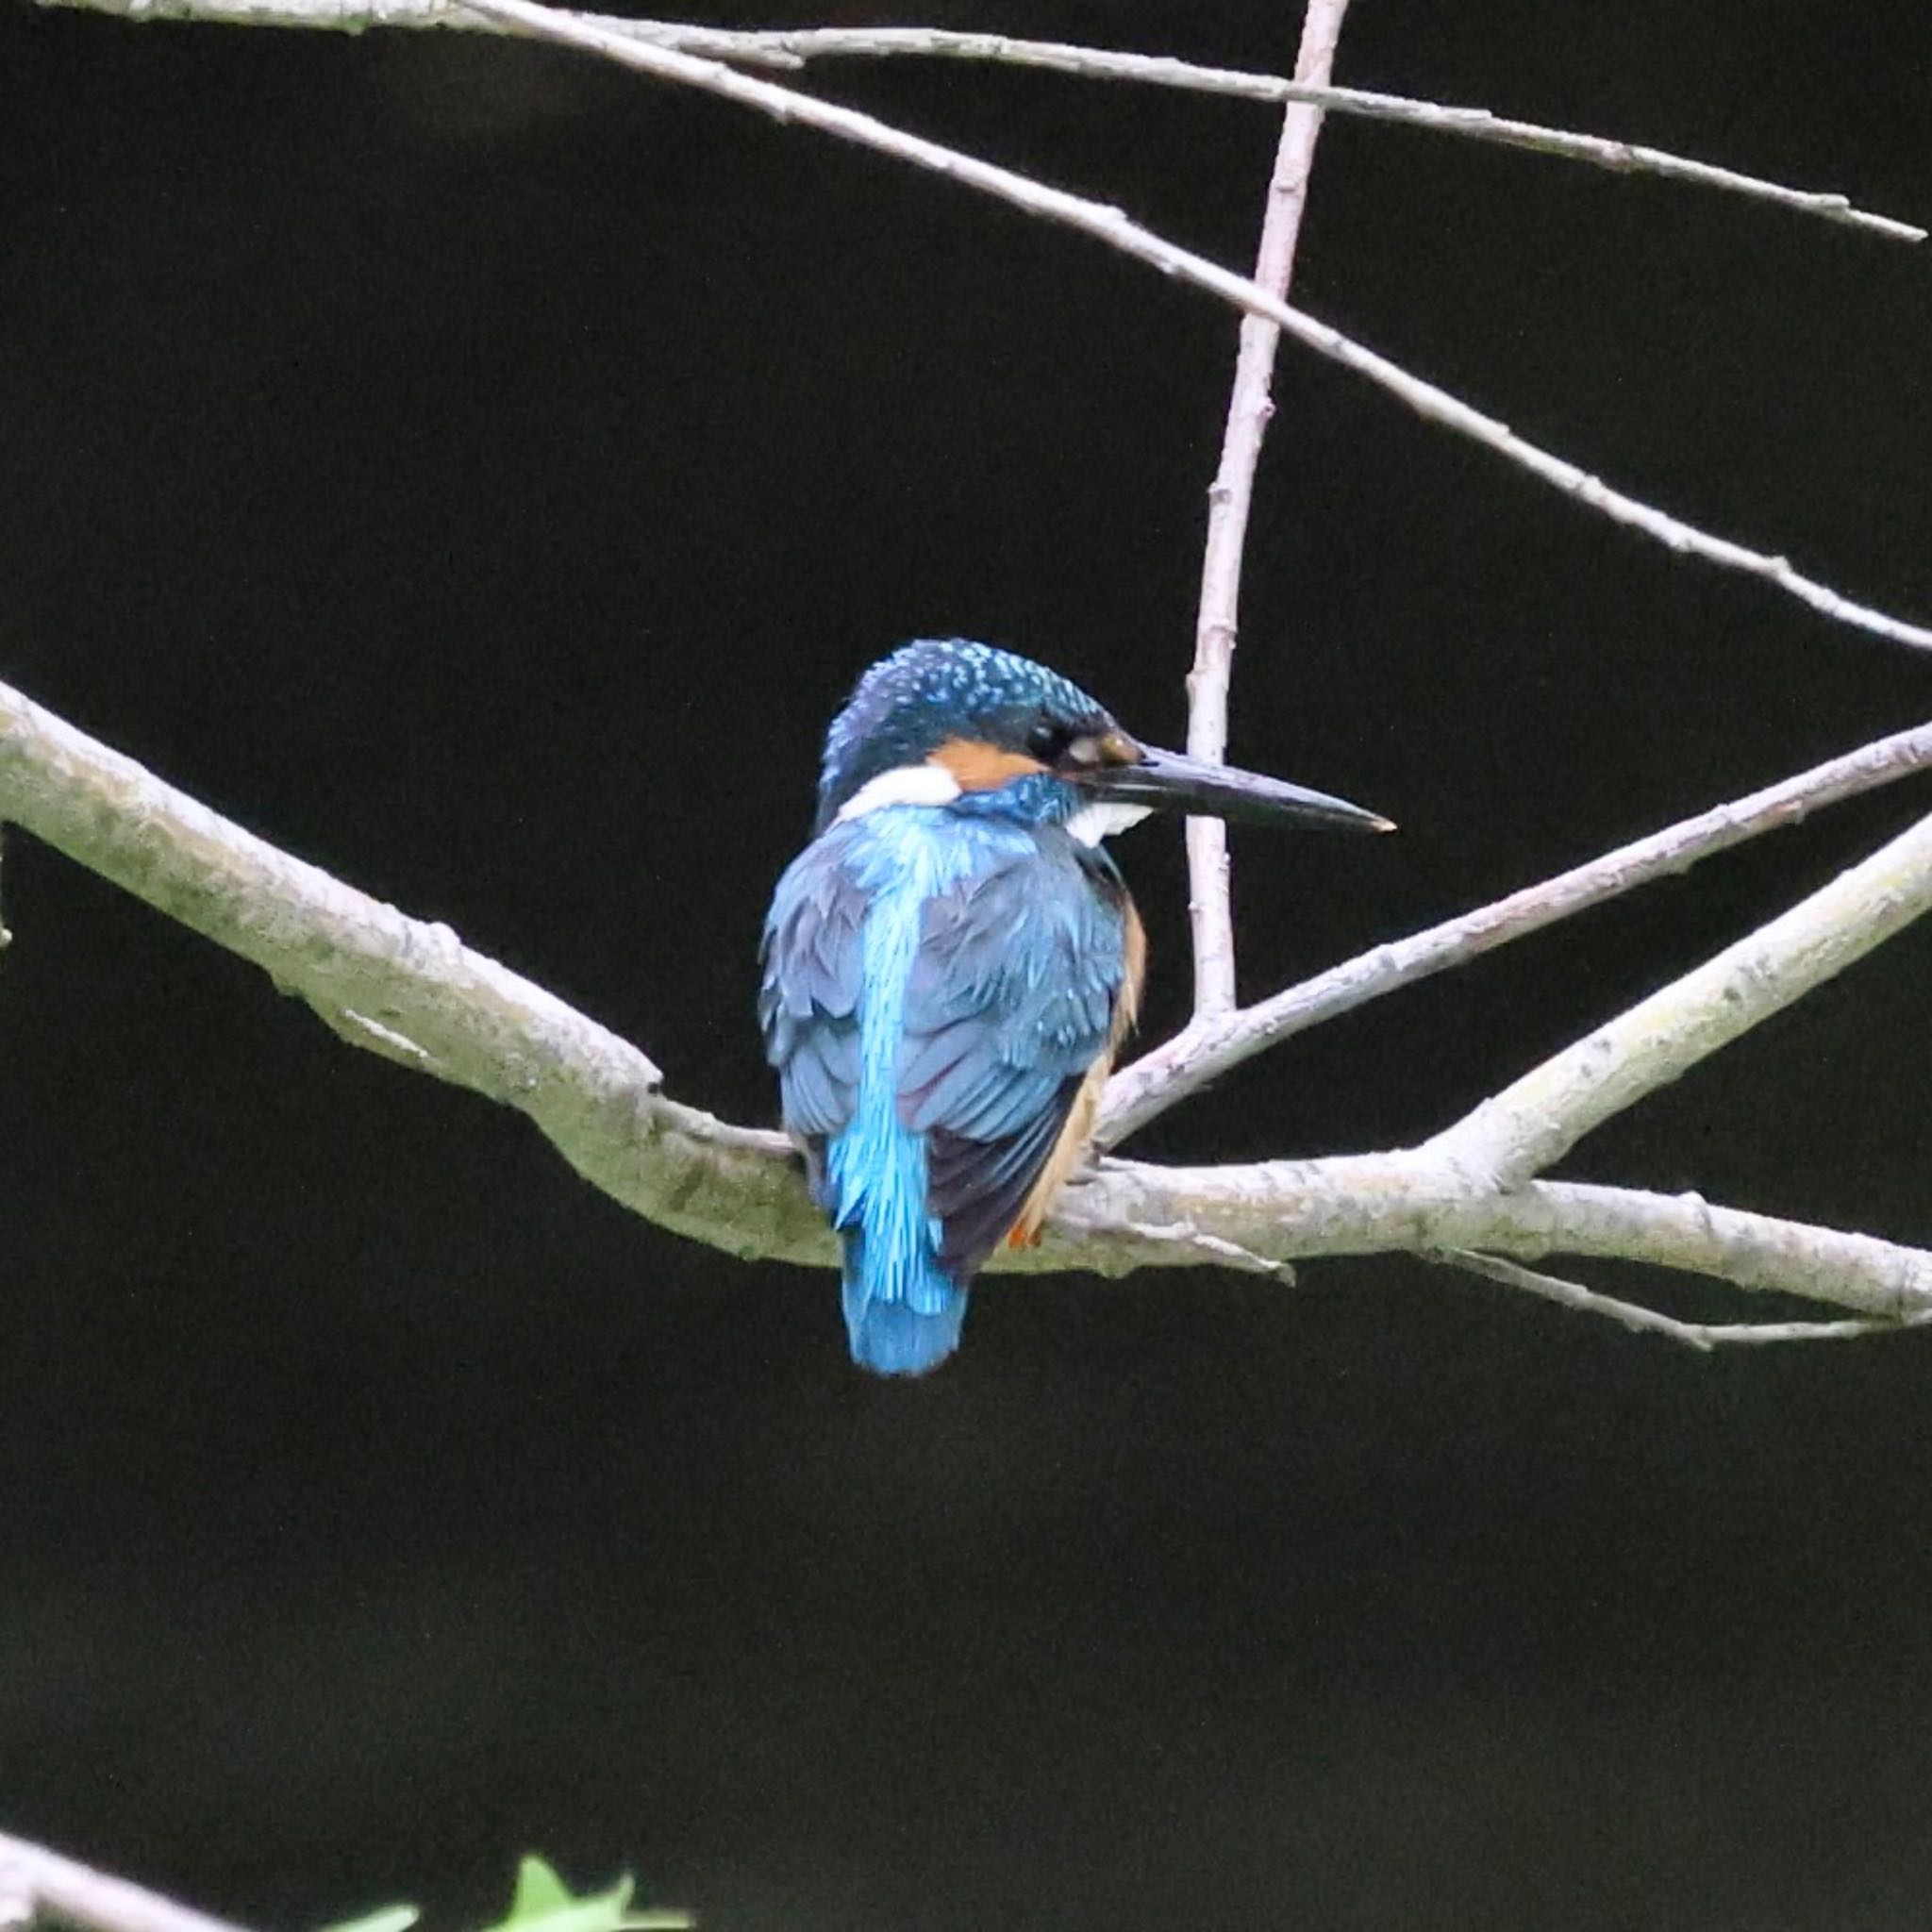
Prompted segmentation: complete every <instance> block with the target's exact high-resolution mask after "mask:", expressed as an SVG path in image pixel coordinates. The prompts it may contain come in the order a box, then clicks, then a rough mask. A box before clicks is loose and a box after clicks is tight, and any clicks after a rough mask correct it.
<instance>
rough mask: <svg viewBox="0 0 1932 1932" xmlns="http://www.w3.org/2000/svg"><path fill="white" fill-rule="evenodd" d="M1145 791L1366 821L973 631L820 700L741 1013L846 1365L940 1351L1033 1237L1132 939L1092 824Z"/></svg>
mask: <svg viewBox="0 0 1932 1932" xmlns="http://www.w3.org/2000/svg"><path fill="white" fill-rule="evenodd" d="M1157 808H1179V809H1183V810H1187V811H1191V812H1193V813H1195V814H1197V815H1200V816H1211V817H1220V818H1229V819H1255V820H1263V819H1265V820H1271V821H1275V822H1279V823H1288V824H1310V825H1328V826H1337V827H1343V828H1353V829H1357V830H1366V831H1386V830H1388V829H1389V822H1388V821H1387V820H1386V819H1383V818H1380V817H1378V816H1377V815H1376V814H1375V813H1374V812H1369V811H1364V810H1363V809H1362V808H1360V807H1359V806H1354V805H1349V804H1347V803H1346V802H1344V801H1343V800H1341V799H1339V798H1330V797H1328V796H1327V795H1325V794H1324V793H1323V792H1320V791H1304V790H1303V789H1302V788H1301V787H1300V786H1297V785H1289V784H1286V783H1284V782H1282V781H1281V780H1279V779H1274V778H1262V777H1257V776H1256V775H1254V774H1250V773H1246V772H1239V771H1235V770H1232V769H1230V768H1228V767H1225V766H1221V765H1208V764H1203V763H1200V762H1197V761H1196V760H1193V759H1191V758H1180V757H1177V756H1176V755H1175V754H1174V753H1172V752H1164V751H1155V750H1152V749H1150V748H1149V747H1147V746H1145V745H1142V744H1141V743H1140V742H1138V741H1136V740H1134V739H1133V738H1130V737H1129V736H1128V735H1127V734H1126V733H1125V732H1124V731H1123V730H1122V729H1121V727H1120V725H1119V724H1117V723H1116V722H1115V721H1114V719H1113V717H1112V716H1111V714H1110V713H1108V711H1107V710H1105V709H1104V708H1102V707H1101V706H1100V705H1098V704H1096V703H1095V702H1094V701H1093V699H1091V697H1089V696H1088V695H1087V693H1086V692H1085V691H1081V690H1080V689H1079V688H1078V687H1077V686H1076V685H1074V684H1070V683H1069V682H1068V681H1067V679H1065V678H1064V677H1061V676H1058V675H1057V674H1055V673H1054V672H1052V671H1049V670H1047V669H1046V667H1045V666H1044V665H1041V664H1036V663H1034V662H1033V661H1032V660H1031V659H1029V658H1020V657H1016V656H1014V655H1013V654H1012V653H1011V652H1009V651H1001V650H995V649H994V648H993V647H992V646H991V645H990V644H979V643H970V642H967V641H963V640H957V639H956V640H951V641H932V640H927V641H922V642H918V643H911V644H907V645H905V646H904V647H903V648H902V649H900V650H898V651H895V652H894V653H893V654H892V655H891V657H889V658H883V659H881V661H880V662H878V663H876V664H874V666H873V667H872V669H871V670H870V671H868V672H867V673H866V674H865V675H864V676H863V677H862V678H860V679H859V682H858V689H857V690H856V691H854V692H853V694H852V698H851V701H850V702H849V703H848V704H847V705H846V707H845V708H844V709H843V710H842V711H841V712H840V713H839V715H838V717H837V718H836V719H835V720H834V721H833V724H832V727H831V730H830V732H829V733H828V735H827V737H826V739H825V751H824V763H823V766H822V768H821V775H820V779H819V797H818V816H817V820H816V822H815V824H814V825H813V828H812V841H811V843H810V844H809V845H808V846H807V847H806V849H805V850H804V851H803V852H802V853H801V854H800V855H799V856H798V858H795V859H794V860H793V861H792V863H791V866H790V867H789V868H788V869H787V870H786V872H785V874H784V876H783V877H782V878H781V879H780V880H779V881H778V887H777V891H776V893H775V894H774V897H773V900H772V909H771V912H770V914H769V915H768V916H767V918H766V922H765V933H764V945H763V950H762V958H763V962H764V974H763V980H762V984H761V987H760V991H759V996H758V1018H759V1023H760V1024H761V1025H762V1027H763V1029H764V1036H765V1051H766V1058H768V1059H769V1060H770V1062H771V1064H772V1065H773V1066H774V1068H775V1069H776V1070H777V1074H778V1084H779V1093H780V1102H781V1110H782V1112H783V1114H784V1119H785V1124H786V1127H787V1128H788V1130H789V1131H790V1132H791V1136H792V1138H793V1139H794V1140H796V1141H798V1143H799V1145H800V1146H801V1147H802V1148H803V1149H804V1152H805V1158H806V1164H807V1170H808V1176H809V1179H810V1183H811V1189H812V1193H813V1197H814V1199H815V1200H816V1201H817V1202H818V1204H819V1206H820V1207H821V1208H824V1211H825V1214H826V1215H827V1217H828V1218H829V1219H830V1221H831V1224H832V1225H833V1227H835V1228H836V1229H837V1230H838V1232H839V1234H840V1237H841V1241H842V1243H843V1246H844V1303H845V1326H846V1332H847V1334H848V1336H849V1338H850V1341H851V1344H852V1357H853V1359H854V1360H855V1361H857V1362H858V1363H859V1364H860V1366H861V1367H864V1368H867V1369H871V1370H874V1372H875V1373H877V1374H884V1375H920V1374H924V1373H925V1372H926V1371H927V1370H928V1369H931V1368H934V1367H935V1366H937V1365H938V1364H939V1363H940V1362H941V1361H943V1360H944V1359H945V1358H946V1357H947V1356H949V1355H951V1354H952V1352H953V1351H954V1349H956V1348H957V1347H958V1343H959V1324H960V1321H961V1320H962V1318H963V1317H964V1315H965V1311H966V1294H967V1290H968V1288H969V1287H970V1286H971V1284H972V1281H973V1277H974V1275H975V1274H977V1273H978V1272H979V1270H980V1269H981V1268H982V1267H983V1266H984V1265H985V1263H986V1260H987V1257H989V1256H990V1255H991V1253H992V1251H993V1250H994V1248H996V1247H997V1246H998V1245H999V1243H1000V1242H1001V1241H1003V1240H1005V1241H1011V1242H1012V1243H1013V1244H1014V1245H1019V1244H1021V1243H1023V1242H1026V1241H1033V1240H1035V1239H1037V1238H1038V1234H1039V1229H1040V1226H1041V1223H1042V1222H1043V1221H1044V1220H1045V1218H1046V1214H1047V1210H1048V1208H1050V1207H1051V1205H1052V1202H1053V1198H1054V1195H1055V1194H1056V1193H1057V1192H1058V1189H1059V1187H1060V1184H1061V1182H1062V1181H1064V1180H1065V1178H1066V1176H1067V1174H1068V1173H1069V1171H1070V1170H1071V1169H1072V1167H1073V1166H1074V1162H1075V1160H1076V1159H1077V1158H1079V1155H1080V1152H1081V1150H1082V1148H1083V1147H1084V1146H1085V1144H1086V1141H1087V1138H1088V1135H1089V1134H1090V1132H1091V1128H1092V1124H1093V1116H1094V1112H1095V1109H1096V1108H1097V1107H1098V1104H1099V1099H1100V1091H1101V1088H1102V1086H1103V1085H1104V1084H1105V1082H1106V1079H1107V1074H1108V1069H1109V1068H1110V1067H1111V1065H1112V1064H1113V1058H1114V1055H1115V1053H1116V1052H1117V1050H1118V1049H1119V1047H1120V1043H1121V1041H1122V1039H1123V1037H1124V1035H1125V1033H1126V1032H1127V1029H1128V1028H1129V1027H1130V1026H1131V1025H1132V1024H1133V1020H1134V1008H1135V1003H1136V1001H1137V1000H1138V998H1139V996H1140V991H1141V976H1142V973H1143V970H1144V967H1145V962H1146V950H1147V948H1146V940H1145V936H1144V934H1143V931H1142V929H1141V920H1140V916H1139V915H1138V914H1137V913H1136V911H1135V910H1134V904H1133V901H1132V900H1131V899H1130V898H1129V897H1128V896H1127V891H1126V888H1125V886H1124V884H1123V883H1122V881H1121V875H1120V873H1119V872H1118V871H1117V870H1116V868H1115V866H1114V863H1113V860H1112V859H1111V858H1108V855H1107V854H1106V853H1105V852H1104V851H1102V850H1101V847H1100V841H1101V840H1102V839H1103V838H1104V837H1106V836H1107V835H1108V833H1110V832H1114V831H1118V830H1121V829H1122V828H1124V826H1126V825H1128V824H1134V823H1135V822H1136V821H1138V820H1140V819H1142V818H1144V817H1145V816H1146V815H1147V814H1148V812H1150V811H1152V810H1155V809H1157Z"/></svg>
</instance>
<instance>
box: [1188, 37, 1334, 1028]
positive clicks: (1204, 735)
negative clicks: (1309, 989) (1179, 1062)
mask: <svg viewBox="0 0 1932 1932" xmlns="http://www.w3.org/2000/svg"><path fill="white" fill-rule="evenodd" d="M1347 12H1348V0H1308V9H1307V13H1306V14H1305V15H1304V16H1303V20H1302V39H1301V46H1300V48H1299V50H1298V51H1297V53H1296V55H1295V65H1294V72H1295V78H1296V79H1297V80H1301V81H1312V82H1317V83H1325V82H1326V80H1327V78H1328V76H1329V75H1330V73H1332V72H1333V70H1334V65H1335V43H1336V42H1337V40H1338V39H1339V38H1340V36H1341V23H1342V20H1343V18H1344V17H1345V16H1346V14H1347ZM1321 131H1322V110H1321V109H1320V108H1310V107H1308V106H1307V105H1306V104H1304V103H1302V102H1300V101H1294V102H1291V103H1290V104H1289V108H1288V111H1287V113H1286V114H1284V115H1283V117H1282V124H1281V141H1280V143H1279V145H1278V146H1277V147H1276V149H1275V153H1274V173H1273V174H1272V175H1271V176H1270V177H1269V181H1268V211H1267V213H1266V215H1265V216H1264V217H1263V219H1262V223H1261V242H1260V246H1259V247H1258V249H1257V251H1256V257H1255V281H1256V283H1257V286H1258V287H1260V288H1263V289H1266V290H1267V291H1269V293H1270V294H1273V295H1277V296H1282V297H1286V295H1287V294H1288V291H1289V288H1290V285H1291V282H1292V280H1293V277H1294V253H1295V244H1296V242H1298V241H1299V240H1300V237H1301V229H1302V211H1303V209H1304V208H1307V194H1308V174H1309V171H1310V169H1312V168H1313V166H1314V162H1315V142H1316V140H1317V138H1318V137H1319V136H1320V134H1321ZM1280 340H1281V331H1280V329H1279V328H1278V327H1277V326H1276V325H1274V323H1272V322H1270V321H1269V320H1268V319H1267V318H1266V317H1264V316H1259V315H1244V316H1242V317H1241V346H1240V349H1239V351H1238V352H1237V354H1236V357H1235V367H1234V390H1233V393H1232V394H1231V395H1230V396H1229V398H1228V405H1227V427H1226V430H1225V431H1224V435H1223V438H1222V443H1221V463H1220V467H1219V468H1218V469H1217V470H1216V472H1215V475H1214V481H1213V483H1212V485H1211V486H1210V487H1209V489H1208V542H1207V548H1206V551H1205V553H1204V555H1203V557H1202V559H1201V601H1200V609H1199V614H1198V616H1197V617H1196V619H1195V624H1194V668H1193V669H1192V671H1191V672H1190V673H1189V674H1188V750H1189V753H1190V754H1191V756H1192V757H1194V758H1208V759H1212V760H1214V761H1216V762H1218V761H1219V760H1221V759H1222V758H1225V757H1226V756H1227V688H1228V679H1229V676H1230V675H1231V674H1232V671H1233V668H1234V647H1235V639H1236V636H1237V634H1238V632H1239V629H1240V624H1241V556H1242V552H1243V549H1244V548H1245V546H1246V543H1247V535H1248V510H1249V508H1250V506H1251V504H1252V503H1253V501H1254V494H1255V468H1256V465H1257V463H1258V462H1259V461H1260V459H1261V441H1262V438H1263V437H1265V436H1266V435H1267V433H1268V422H1269V419H1270V418H1271V417H1272V416H1273V415H1274V399H1273V397H1272V396H1271V395H1270V393H1269V387H1270V377H1271V376H1272V375H1273V373H1274V346H1275V344H1276V343H1277V342H1278V341H1280ZM1187 841H1188V913H1189V917H1190V920H1191V926H1192V931H1193V939H1194V1017H1195V1018H1196V1019H1197V1020H1200V1019H1208V1018H1212V1017H1215V1016H1218V1015H1220V1014H1222V1013H1227V1012H1232V1011H1233V1010H1234V1005H1235V964H1234V895H1233V891H1232V881H1231V880H1230V878H1229V875H1228V866H1227V826H1226V824H1224V822H1223V821H1222V820H1220V819H1211V818H1210V819H1190V820H1189V821H1188V826H1187Z"/></svg>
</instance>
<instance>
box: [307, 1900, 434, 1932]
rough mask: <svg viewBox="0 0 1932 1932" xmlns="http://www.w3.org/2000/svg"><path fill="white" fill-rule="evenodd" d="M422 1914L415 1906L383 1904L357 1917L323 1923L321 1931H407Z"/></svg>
mask: <svg viewBox="0 0 1932 1932" xmlns="http://www.w3.org/2000/svg"><path fill="white" fill-rule="evenodd" d="M422 1916H423V1913H422V1910H421V1908H420V1907H416V1906H384V1907H381V1908H380V1909H379V1910H377V1911H374V1912H365V1913H364V1914H363V1915H362V1916H361V1918H359V1919H344V1920H342V1921H341V1924H335V1925H325V1926H324V1927H323V1932H409V1927H410V1926H411V1925H413V1924H415V1923H416V1921H417V1920H418V1919H420V1918H421V1917H422Z"/></svg>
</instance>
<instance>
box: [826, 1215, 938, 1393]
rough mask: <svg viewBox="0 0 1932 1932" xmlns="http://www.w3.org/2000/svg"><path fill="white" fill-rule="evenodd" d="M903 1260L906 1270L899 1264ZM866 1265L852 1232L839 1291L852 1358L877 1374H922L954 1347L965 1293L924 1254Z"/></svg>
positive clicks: (858, 1235) (863, 1247) (860, 1241)
mask: <svg viewBox="0 0 1932 1932" xmlns="http://www.w3.org/2000/svg"><path fill="white" fill-rule="evenodd" d="M908 1259H910V1260H911V1262H912V1265H911V1267H910V1268H907V1267H906V1266H904V1265H903V1264H904V1263H905V1262H906V1261H907V1260H908ZM895 1261H896V1262H898V1263H900V1264H901V1265H898V1266H894V1265H893V1263H894V1262H895ZM867 1263H868V1256H867V1241H866V1238H865V1235H864V1233H863V1231H862V1230H860V1229H858V1228H854V1229H851V1230H850V1231H848V1232H847V1234H846V1236H845V1281H844V1288H845V1333H846V1335H847V1336H848V1337H849V1338H850V1341H851V1343H852V1359H853V1360H854V1361H856V1362H857V1363H858V1365H859V1367H860V1368H863V1369H870V1370H872V1372H873V1373H874V1374H878V1375H923V1374H925V1373H926V1371H927V1370H928V1369H936V1368H938V1366H939V1365H940V1363H941V1362H942V1361H944V1360H945V1358H946V1357H948V1356H949V1355H951V1354H952V1353H953V1351H954V1350H955V1349H956V1348H958V1345H959V1324H960V1323H961V1322H963V1321H964V1320H965V1318H966V1291H965V1290H964V1289H963V1288H959V1287H958V1286H956V1285H955V1284H954V1282H953V1280H952V1278H951V1277H950V1276H949V1275H948V1274H946V1273H945V1272H944V1270H943V1269H941V1267H940V1265H939V1260H938V1257H936V1256H934V1255H932V1254H930V1253H929V1252H928V1253H922V1254H920V1255H919V1256H918V1257H916V1258H915V1257H904V1256H899V1257H891V1256H889V1257H885V1265H884V1266H883V1267H880V1266H877V1265H873V1266H868V1265H867Z"/></svg>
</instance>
